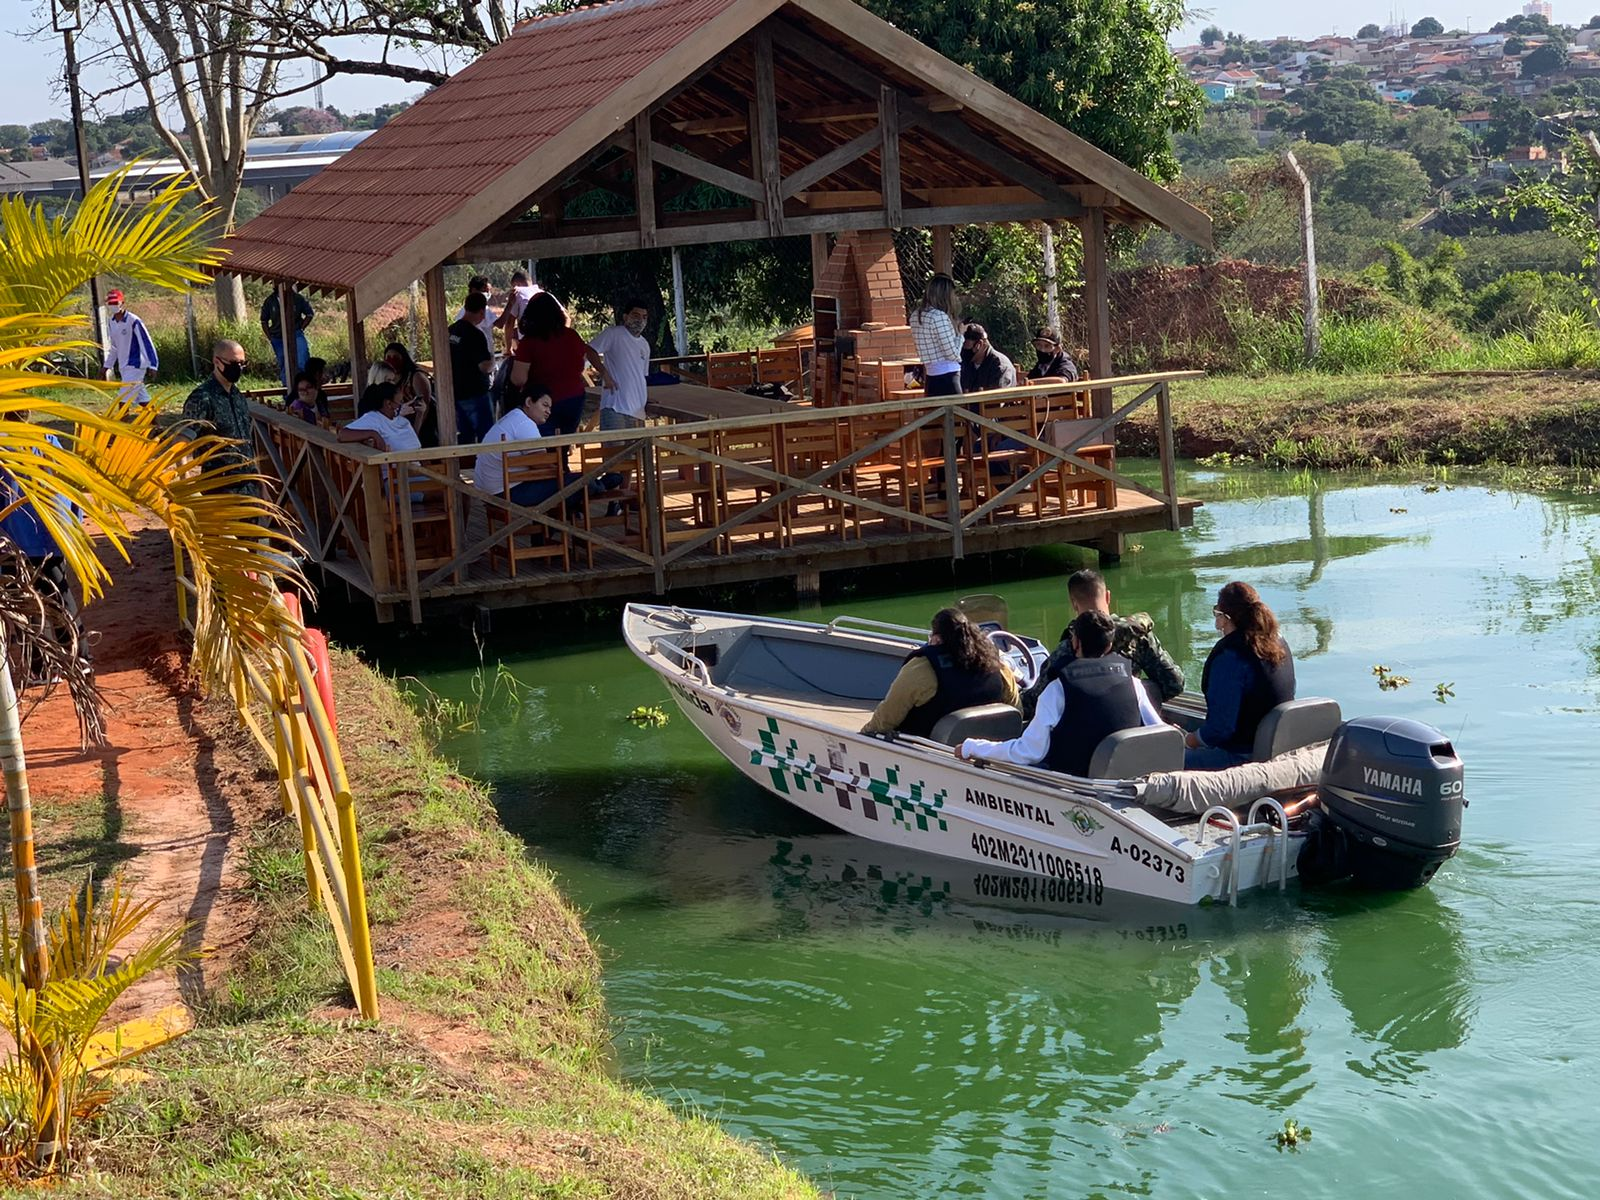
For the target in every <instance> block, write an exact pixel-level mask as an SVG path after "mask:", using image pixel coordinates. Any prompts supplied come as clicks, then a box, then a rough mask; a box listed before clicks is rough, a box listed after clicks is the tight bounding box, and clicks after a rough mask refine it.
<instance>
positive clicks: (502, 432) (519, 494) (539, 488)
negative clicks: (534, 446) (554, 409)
mask: <svg viewBox="0 0 1600 1200" xmlns="http://www.w3.org/2000/svg"><path fill="white" fill-rule="evenodd" d="M551 404H552V401H551V399H550V393H549V392H541V393H540V394H539V395H537V396H530V397H527V398H525V399H524V400H523V401H522V403H521V404H519V405H517V407H516V408H513V409H512V410H511V411H510V412H508V413H506V415H505V416H503V417H501V418H500V419H499V420H498V421H496V422H495V423H494V424H493V425H491V426H489V432H488V433H486V434H485V435H484V438H483V442H484V445H486V446H487V445H493V444H494V443H496V442H531V441H533V440H534V439H535V438H537V437H539V436H540V435H539V426H540V424H541V423H542V422H545V421H548V420H549V419H550V407H551ZM540 453H543V454H549V453H553V451H549V450H545V451H540ZM472 482H473V484H474V486H476V487H478V488H480V489H482V490H483V491H485V492H488V493H490V494H491V495H494V496H498V495H500V494H501V493H502V492H504V490H505V486H506V456H505V455H504V454H494V453H491V452H489V451H487V450H485V451H484V452H483V453H481V454H479V455H478V457H477V458H475V459H473V462H472ZM561 486H562V485H561V483H560V482H559V481H557V480H555V479H530V480H528V481H527V482H525V483H519V484H517V485H516V486H515V487H514V488H512V489H511V502H512V503H513V504H522V505H533V504H538V503H539V501H541V500H548V499H549V498H550V497H551V496H554V495H555V494H556V492H557V491H558V490H559V489H560V488H561Z"/></svg>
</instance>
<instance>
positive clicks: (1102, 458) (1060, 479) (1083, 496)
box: [1037, 393, 1117, 510]
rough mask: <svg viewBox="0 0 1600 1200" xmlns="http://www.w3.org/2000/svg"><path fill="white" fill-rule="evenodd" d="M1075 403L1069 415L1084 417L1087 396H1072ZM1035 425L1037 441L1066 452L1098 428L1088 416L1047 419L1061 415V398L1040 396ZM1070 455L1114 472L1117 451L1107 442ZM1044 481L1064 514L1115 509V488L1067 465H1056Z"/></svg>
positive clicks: (1086, 407) (1076, 448)
mask: <svg viewBox="0 0 1600 1200" xmlns="http://www.w3.org/2000/svg"><path fill="white" fill-rule="evenodd" d="M1074 396H1075V397H1081V399H1075V400H1074V401H1073V403H1072V406H1071V408H1070V409H1068V411H1071V412H1074V413H1084V412H1086V410H1087V409H1088V396H1087V394H1086V393H1074ZM1037 403H1038V406H1039V412H1038V417H1037V419H1038V424H1039V427H1040V430H1041V433H1040V434H1039V440H1040V441H1044V442H1048V443H1049V444H1050V445H1052V446H1058V447H1062V448H1065V447H1067V446H1071V445H1072V443H1073V442H1075V441H1076V440H1077V439H1078V438H1079V437H1081V436H1082V435H1083V433H1084V432H1085V431H1086V430H1088V429H1090V428H1092V427H1093V426H1095V425H1097V424H1099V422H1098V421H1097V420H1095V419H1094V418H1093V417H1091V416H1087V415H1083V416H1072V417H1061V416H1057V415H1050V414H1051V413H1052V412H1054V413H1059V412H1061V411H1062V407H1063V406H1062V405H1061V402H1060V397H1057V396H1042V397H1039V398H1038V401H1037ZM1052 406H1053V408H1052ZM1072 453H1073V454H1075V455H1077V456H1078V457H1079V458H1081V459H1083V460H1085V461H1086V462H1090V463H1093V464H1094V465H1095V466H1097V467H1099V468H1100V469H1102V470H1105V471H1112V470H1115V469H1116V458H1117V454H1116V447H1115V445H1113V444H1112V443H1109V442H1100V443H1095V444H1093V445H1084V446H1076V447H1074V448H1073V450H1072ZM1045 478H1046V479H1048V480H1050V485H1049V490H1050V491H1051V492H1052V493H1053V494H1054V496H1055V498H1056V501H1057V503H1059V504H1060V506H1061V507H1062V509H1063V510H1065V509H1067V508H1069V507H1072V508H1115V507H1116V506H1117V485H1116V484H1115V483H1113V482H1112V481H1111V480H1109V479H1102V478H1100V477H1099V476H1098V475H1091V474H1090V473H1089V472H1087V471H1084V470H1081V469H1079V468H1077V467H1074V466H1073V465H1072V464H1070V463H1059V465H1058V466H1057V467H1056V468H1055V470H1053V471H1051V472H1049V473H1048V474H1047V475H1046V476H1045Z"/></svg>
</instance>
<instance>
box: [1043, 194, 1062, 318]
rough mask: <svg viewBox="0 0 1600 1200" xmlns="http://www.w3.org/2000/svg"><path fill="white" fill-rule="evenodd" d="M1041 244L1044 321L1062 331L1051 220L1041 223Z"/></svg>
mask: <svg viewBox="0 0 1600 1200" xmlns="http://www.w3.org/2000/svg"><path fill="white" fill-rule="evenodd" d="M1039 228H1040V233H1039V246H1040V248H1041V249H1042V250H1043V252H1044V323H1045V324H1046V325H1048V326H1050V328H1051V329H1054V330H1055V331H1056V332H1057V333H1059V332H1061V300H1060V297H1059V296H1058V295H1057V294H1056V231H1055V227H1054V226H1053V225H1051V224H1050V222H1049V221H1044V222H1042V223H1041V224H1040V226H1039Z"/></svg>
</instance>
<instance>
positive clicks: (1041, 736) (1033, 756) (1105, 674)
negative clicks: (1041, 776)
mask: <svg viewBox="0 0 1600 1200" xmlns="http://www.w3.org/2000/svg"><path fill="white" fill-rule="evenodd" d="M1116 631H1117V627H1116V623H1115V622H1113V621H1112V619H1111V618H1110V617H1109V616H1107V615H1106V614H1105V613H1103V612H1100V611H1098V610H1095V609H1090V610H1089V611H1087V612H1082V613H1079V614H1078V615H1077V616H1076V617H1074V618H1073V619H1072V624H1071V625H1069V626H1067V633H1068V636H1070V637H1071V639H1072V651H1073V659H1072V661H1071V662H1069V663H1067V664H1066V666H1065V667H1063V668H1062V670H1061V672H1060V673H1059V674H1058V675H1057V676H1056V678H1054V679H1052V680H1051V681H1050V686H1049V687H1047V688H1045V689H1044V693H1043V694H1042V695H1041V696H1040V697H1039V707H1038V709H1037V711H1035V712H1034V714H1033V720H1032V721H1030V722H1029V723H1028V727H1027V728H1026V729H1025V730H1023V731H1022V736H1021V737H1015V738H1012V739H1011V740H1010V741H1008V742H991V741H988V740H987V739H985V738H968V739H967V740H966V741H964V742H962V743H961V745H960V746H959V747H957V749H956V757H958V758H963V759H966V758H987V759H991V760H993V761H995V762H1008V763H1015V764H1017V765H1018V766H1024V767H1026V766H1033V765H1035V764H1041V765H1043V766H1045V767H1046V768H1048V769H1049V770H1052V771H1060V772H1061V773H1062V774H1065V775H1087V774H1088V773H1089V761H1090V759H1092V758H1093V757H1094V752H1095V747H1097V746H1098V745H1099V744H1100V740H1101V739H1102V738H1104V737H1108V736H1110V735H1111V734H1113V733H1117V732H1118V731H1120V730H1123V729H1137V728H1138V727H1139V726H1141V725H1160V724H1162V723H1163V722H1162V720H1161V714H1160V713H1159V712H1157V711H1156V707H1155V705H1154V704H1152V703H1151V702H1150V697H1149V696H1147V695H1146V694H1145V690H1144V688H1143V687H1142V686H1140V684H1139V681H1138V680H1137V679H1135V678H1134V677H1133V664H1132V663H1130V662H1129V661H1128V660H1127V659H1125V658H1123V657H1122V655H1120V654H1113V653H1112V652H1111V645H1112V642H1113V640H1114V639H1115V637H1116Z"/></svg>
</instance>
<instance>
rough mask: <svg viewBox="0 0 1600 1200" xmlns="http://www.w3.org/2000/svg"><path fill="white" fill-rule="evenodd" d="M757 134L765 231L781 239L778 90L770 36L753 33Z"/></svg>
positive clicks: (763, 30)
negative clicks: (774, 76) (763, 197)
mask: <svg viewBox="0 0 1600 1200" xmlns="http://www.w3.org/2000/svg"><path fill="white" fill-rule="evenodd" d="M755 60H756V63H755V65H756V119H755V123H754V128H755V131H756V153H755V156H754V157H755V161H756V162H757V163H759V164H760V167H761V186H762V192H763V194H764V196H765V200H764V202H763V207H764V208H765V210H766V211H765V212H764V213H763V214H762V215H763V216H765V217H766V221H767V228H768V230H769V231H770V232H771V236H773V237H782V236H783V235H784V229H783V167H782V164H781V163H780V162H779V159H778V89H777V83H776V82H775V80H774V78H773V71H772V33H771V32H770V31H769V30H766V29H758V30H756V36H755Z"/></svg>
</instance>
